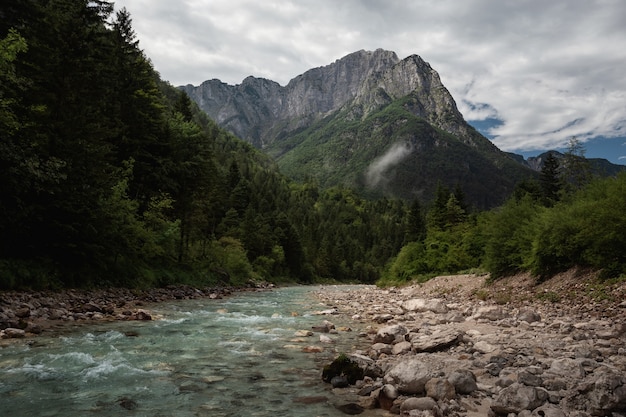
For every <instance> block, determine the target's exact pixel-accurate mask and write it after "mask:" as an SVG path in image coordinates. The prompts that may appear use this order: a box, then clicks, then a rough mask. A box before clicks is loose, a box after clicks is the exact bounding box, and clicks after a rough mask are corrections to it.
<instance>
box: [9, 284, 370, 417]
mask: <svg viewBox="0 0 626 417" xmlns="http://www.w3.org/2000/svg"><path fill="white" fill-rule="evenodd" d="M347 288H349V287H342V286H338V287H334V286H329V287H326V288H325V291H345V290H346V289H347ZM317 290H319V287H286V288H280V289H276V290H273V291H264V292H246V293H240V294H235V295H233V296H231V297H229V298H225V299H220V300H209V299H201V300H185V301H177V302H168V303H162V304H157V305H155V306H152V307H151V308H150V311H151V312H152V313H153V314H156V315H157V317H158V319H157V320H153V321H146V322H139V321H128V322H125V321H118V322H111V323H100V324H94V325H84V326H80V327H77V328H75V329H73V330H71V332H67V333H62V334H60V335H54V336H46V335H45V333H44V334H43V335H41V336H38V337H36V338H35V339H30V340H23V341H20V342H16V343H11V344H9V345H5V346H4V347H2V348H0V376H1V378H0V396H1V398H2V400H0V416H13V417H18V416H63V417H74V416H81V417H82V416H117V415H120V416H121V415H128V416H150V417H156V416H177V417H178V416H180V417H187V416H190V417H191V416H194V417H195V416H214V417H219V416H294V417H296V416H307V417H309V416H345V414H343V413H342V412H341V411H339V410H338V409H337V408H336V406H337V405H339V404H342V403H345V399H344V398H341V396H337V395H334V394H333V392H332V390H331V388H330V386H329V384H326V383H324V382H322V381H321V377H320V375H321V369H322V367H323V366H324V365H325V364H327V363H329V362H330V361H332V360H333V358H334V357H336V356H337V354H338V353H341V352H348V351H351V350H352V349H355V348H356V347H358V344H359V343H364V341H363V340H362V339H359V338H358V331H357V330H358V329H357V328H354V327H352V329H353V330H354V331H352V332H347V331H342V332H339V333H338V334H331V335H330V337H331V338H333V339H334V340H335V343H334V344H322V343H320V341H319V334H317V333H316V334H314V335H313V336H311V337H307V338H306V341H298V340H295V341H294V338H295V336H294V334H295V332H296V331H297V330H310V329H311V327H312V326H315V325H320V324H321V323H322V322H323V321H324V320H325V319H328V320H329V321H332V322H333V323H334V324H335V325H336V326H337V327H339V326H355V323H350V322H342V321H341V320H342V319H341V318H340V317H338V316H320V315H316V314H314V312H316V311H319V310H324V309H327V308H328V307H327V306H324V305H321V304H319V301H318V300H317V299H316V297H315V296H314V294H313V291H317ZM343 320H349V319H343ZM309 345H316V346H323V347H324V352H322V353H305V352H303V351H302V348H303V347H304V346H309ZM305 397H325V398H326V399H325V400H322V401H320V400H319V398H318V402H314V403H312V404H309V403H308V402H307V401H304V400H303V398H305Z"/></svg>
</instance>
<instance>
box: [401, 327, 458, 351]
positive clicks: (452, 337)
mask: <svg viewBox="0 0 626 417" xmlns="http://www.w3.org/2000/svg"><path fill="white" fill-rule="evenodd" d="M463 334H464V333H463V331H462V330H458V329H445V328H444V329H439V330H436V331H434V332H433V333H432V334H422V333H411V334H410V341H411V343H412V345H413V349H414V350H415V351H416V352H438V351H441V350H445V349H447V348H449V347H450V346H453V345H456V344H458V343H459V342H460V341H461V338H462V336H463Z"/></svg>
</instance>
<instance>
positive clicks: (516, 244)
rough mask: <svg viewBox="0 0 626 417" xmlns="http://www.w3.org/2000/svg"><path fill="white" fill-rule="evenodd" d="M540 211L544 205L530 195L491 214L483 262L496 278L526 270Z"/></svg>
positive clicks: (515, 200) (487, 222)
mask: <svg viewBox="0 0 626 417" xmlns="http://www.w3.org/2000/svg"><path fill="white" fill-rule="evenodd" d="M540 212H541V207H540V206H539V205H538V204H537V203H536V202H535V201H534V200H533V198H532V197H531V196H528V195H527V196H525V197H523V198H521V199H519V200H518V199H515V198H512V199H510V200H509V201H507V203H506V204H504V205H503V206H502V207H500V208H498V209H495V210H493V211H492V212H491V213H489V214H488V215H487V216H488V217H487V221H486V226H485V256H484V261H483V264H484V267H485V269H487V270H488V271H490V272H491V277H492V278H493V279H497V278H500V277H502V276H506V275H510V274H514V273H516V272H519V271H523V270H525V269H526V267H527V262H528V260H529V258H530V253H531V251H532V245H533V236H534V229H533V228H534V227H535V220H536V218H537V216H538V215H539V213H540Z"/></svg>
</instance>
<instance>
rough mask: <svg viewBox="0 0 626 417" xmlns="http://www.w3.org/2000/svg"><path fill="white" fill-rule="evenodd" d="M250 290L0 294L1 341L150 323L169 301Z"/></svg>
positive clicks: (125, 290) (113, 290)
mask: <svg viewBox="0 0 626 417" xmlns="http://www.w3.org/2000/svg"><path fill="white" fill-rule="evenodd" d="M270 286H271V285H269V284H268V285H265V284H264V285H259V286H254V287H249V288H229V287H207V288H193V287H189V286H170V287H166V288H154V289H148V290H131V289H125V288H111V289H104V290H63V291H54V292H52V291H38V292H34V291H32V292H21V291H19V292H18V291H10V292H1V293H0V339H14V338H23V337H28V336H33V335H37V334H40V333H42V332H49V331H55V330H60V329H63V328H67V326H68V325H71V324H80V323H88V322H98V321H112V320H152V319H153V317H152V313H151V312H150V310H149V308H148V307H147V306H149V305H150V304H153V303H159V302H164V301H170V300H184V299H195V298H212V299H217V298H223V297H225V296H228V295H230V294H232V293H233V292H237V291H250V290H262V289H264V288H267V287H270Z"/></svg>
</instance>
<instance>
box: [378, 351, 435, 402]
mask: <svg viewBox="0 0 626 417" xmlns="http://www.w3.org/2000/svg"><path fill="white" fill-rule="evenodd" d="M430 378H431V376H430V369H429V368H428V366H427V365H426V364H424V363H423V362H422V361H421V360H420V359H417V358H407V359H403V360H400V361H399V362H397V363H396V364H395V365H394V366H393V367H392V368H391V369H390V370H389V371H388V372H387V374H386V375H385V377H384V379H383V381H384V382H385V383H386V384H392V385H394V386H395V387H396V388H397V389H398V391H399V392H401V393H404V394H423V393H424V386H425V385H426V382H428V380H429V379H430Z"/></svg>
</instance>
